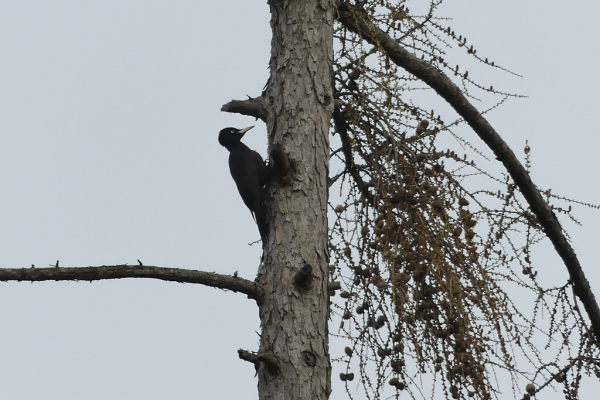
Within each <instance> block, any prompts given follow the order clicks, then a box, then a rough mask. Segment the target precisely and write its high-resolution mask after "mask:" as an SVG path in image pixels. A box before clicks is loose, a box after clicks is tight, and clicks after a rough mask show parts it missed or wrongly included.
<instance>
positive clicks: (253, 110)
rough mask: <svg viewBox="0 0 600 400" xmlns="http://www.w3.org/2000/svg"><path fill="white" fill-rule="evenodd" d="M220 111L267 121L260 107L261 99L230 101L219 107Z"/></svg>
mask: <svg viewBox="0 0 600 400" xmlns="http://www.w3.org/2000/svg"><path fill="white" fill-rule="evenodd" d="M221 111H225V112H230V113H238V114H242V115H249V116H251V117H254V118H256V119H261V120H262V121H263V122H266V121H267V111H266V110H265V109H264V107H263V106H262V97H254V98H248V100H231V101H230V102H229V103H227V104H224V105H223V107H221Z"/></svg>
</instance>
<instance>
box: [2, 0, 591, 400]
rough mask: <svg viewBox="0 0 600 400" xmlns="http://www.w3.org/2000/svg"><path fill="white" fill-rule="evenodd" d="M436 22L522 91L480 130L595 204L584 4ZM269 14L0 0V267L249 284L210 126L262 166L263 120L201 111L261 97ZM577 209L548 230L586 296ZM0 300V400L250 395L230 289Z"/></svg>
mask: <svg viewBox="0 0 600 400" xmlns="http://www.w3.org/2000/svg"><path fill="white" fill-rule="evenodd" d="M419 1H422V0H419ZM441 12H442V14H444V15H447V16H448V17H452V18H454V19H455V21H454V22H452V26H453V27H454V28H455V30H457V31H460V32H461V33H462V34H463V35H466V36H467V37H468V38H469V42H470V43H472V44H475V45H476V47H477V48H478V53H479V54H481V53H482V52H484V53H485V54H486V55H489V56H490V58H493V59H494V60H496V61H497V62H498V63H501V64H502V65H504V66H505V67H507V68H509V69H511V70H513V71H515V72H517V73H519V74H521V75H523V78H522V79H519V78H515V77H513V76H510V75H506V74H505V75H494V78H493V79H495V80H494V81H493V85H494V87H496V88H506V89H507V90H510V91H517V92H519V93H522V94H525V95H527V96H529V97H528V98H527V99H521V100H513V101H511V102H509V103H508V104H507V105H505V106H503V107H501V108H500V109H499V110H497V111H495V112H494V113H493V114H491V115H489V119H490V121H491V122H492V124H493V125H494V126H495V127H496V128H497V130H498V132H499V133H500V134H501V135H502V136H503V137H504V138H505V139H506V140H507V142H508V143H509V144H510V145H511V146H513V147H514V149H515V152H516V153H518V154H522V152H521V149H522V148H523V146H524V143H525V140H526V139H528V140H529V143H530V145H531V147H532V149H533V150H532V160H533V178H534V181H535V182H536V183H537V184H538V185H539V186H541V187H543V188H549V187H552V188H553V193H555V194H560V195H564V196H567V197H571V198H575V199H578V200H581V201H586V202H591V203H599V202H600V189H599V185H598V183H599V179H598V175H597V172H596V169H597V158H598V156H597V152H598V148H599V144H600V140H599V139H598V136H599V135H598V132H597V131H596V130H597V125H598V124H597V121H596V115H597V112H598V110H599V109H600V100H599V98H598V92H599V89H600V84H599V82H598V77H597V73H596V72H595V71H596V69H597V65H598V56H597V50H598V44H597V40H598V37H600V28H599V27H598V24H597V21H596V19H597V15H598V14H599V12H600V3H598V2H596V1H593V0H580V1H578V2H571V3H569V4H565V2H564V1H553V0H531V1H527V2H524V1H522V0H519V1H517V0H504V1H501V2H500V1H496V2H491V1H481V0H447V4H446V5H445V6H444V7H443V8H442V10H441ZM269 19H270V15H269V12H268V7H267V5H266V4H265V2H249V1H220V2H219V1H203V0H200V1H157V0H145V1H141V0H137V1H133V0H120V1H113V0H105V1H95V0H89V1H80V0H78V1H76V0H71V1H66V0H52V1H47V0H46V1H35V0H2V1H1V2H0V135H1V136H0V137H1V145H0V187H2V192H1V194H0V267H15V268H20V267H28V266H30V265H32V264H35V265H36V266H38V267H45V266H48V265H49V264H54V263H55V262H56V260H60V264H61V265H62V266H86V265H103V264H104V265H110V264H120V263H130V264H135V263H136V260H137V259H140V260H142V261H143V262H144V263H145V264H147V265H160V266H166V267H179V268H192V269H200V270H207V271H217V272H220V273H233V272H234V271H236V270H237V271H239V273H240V275H241V276H243V277H246V278H249V279H253V278H254V276H255V271H256V267H257V265H258V261H259V257H260V252H261V251H260V245H254V246H248V245H247V243H249V242H252V241H254V240H257V239H258V232H257V229H256V226H255V225H254V223H253V221H252V219H251V217H250V215H249V212H248V210H247V209H246V207H245V206H244V205H243V203H242V202H241V200H240V199H239V196H238V194H237V191H236V189H235V185H234V183H233V181H231V178H230V176H229V171H228V168H227V151H226V150H225V149H223V148H222V147H221V146H219V144H218V142H217V134H218V131H219V130H220V129H221V128H223V127H225V126H236V127H245V126H248V125H257V128H256V129H254V130H252V131H251V132H250V133H249V134H248V135H247V139H246V143H248V145H249V146H250V147H252V148H254V149H257V150H258V151H259V152H261V153H262V154H263V155H264V154H265V148H266V136H265V131H264V127H263V125H262V124H261V123H256V122H255V121H254V120H252V119H250V118H245V117H241V116H237V115H229V114H224V113H221V112H219V109H220V107H221V105H222V104H224V103H225V102H227V101H229V100H230V99H240V98H245V96H246V95H251V96H256V95H258V94H259V93H260V90H261V89H262V87H263V86H264V84H265V82H266V79H267V76H268V70H267V64H268V58H269V51H270V48H269V46H270V28H269V25H268V23H269ZM464 132H465V135H467V136H468V138H469V140H470V141H472V142H473V143H475V144H478V145H481V146H483V144H481V142H480V141H479V140H478V139H477V138H476V136H475V135H474V134H473V133H471V132H469V131H468V130H464ZM575 210H576V212H575V215H576V216H577V217H578V218H579V219H580V220H581V221H582V222H583V223H584V225H583V227H577V226H575V225H574V224H572V223H569V222H567V221H565V227H566V228H568V229H569V233H570V236H571V238H572V240H573V246H574V248H575V250H576V251H577V253H578V255H579V256H580V261H581V262H582V264H583V267H584V269H585V272H586V274H588V279H589V280H590V282H591V284H592V288H593V289H594V290H595V291H596V293H597V294H598V295H599V296H600V273H599V272H598V262H597V258H598V257H597V254H596V253H595V250H596V249H597V247H598V237H599V236H600V213H599V212H598V211H594V210H589V209H586V208H576V209H575ZM539 253H546V254H541V257H540V258H539V259H538V264H537V265H538V269H539V271H540V272H539V273H540V274H544V273H548V274H551V275H557V276H559V277H563V278H564V277H566V273H565V272H564V267H563V265H562V264H561V263H560V261H559V260H558V257H556V256H555V255H554V254H553V253H552V250H551V247H547V251H542V252H539ZM534 261H535V260H534ZM0 304H2V305H3V306H2V307H0V342H1V343H2V344H3V345H2V346H1V348H0V360H1V361H0V398H2V399H10V400H29V399H48V400H50V399H52V400H54V399H56V400H58V399H60V400H75V399H77V400H79V399H87V400H95V399H112V400H119V399H138V398H139V399H142V398H143V399H146V400H154V399H165V398H169V399H198V398H211V399H232V398H238V399H252V398H257V394H256V380H255V378H254V369H253V367H252V366H251V365H249V364H248V363H245V362H242V361H240V360H239V359H238V358H237V349H238V348H245V349H248V350H256V349H257V345H258V334H257V333H256V332H257V331H258V330H259V323H258V313H257V309H256V307H255V305H254V304H253V302H251V301H249V300H247V299H246V298H245V297H244V296H243V295H239V294H232V293H223V292H221V291H218V290H214V289H210V288H206V287H203V286H199V285H182V284H176V283H164V282H158V281H152V280H121V281H103V282H95V283H85V282H80V283H69V282H67V283H56V282H46V283H35V284H30V283H15V282H11V283H2V284H0ZM334 367H335V366H334ZM337 373H339V371H337V370H334V382H336V383H337V379H336V376H337ZM334 389H335V390H334V393H333V394H332V397H331V398H332V399H343V398H345V394H344V393H343V392H342V391H340V390H339V386H334ZM598 389H600V387H599V385H598V384H597V383H596V385H595V387H593V386H592V389H589V391H588V393H589V397H588V398H590V399H591V398H595V396H596V395H597V393H598ZM594 393H595V394H594ZM356 398H357V399H360V398H361V396H360V395H358V396H357V397H356ZM544 398H545V399H550V400H552V396H548V395H547V394H546V393H545V394H544ZM555 398H556V399H559V398H561V396H560V394H559V393H557V394H556V397H555ZM584 398H585V397H584Z"/></svg>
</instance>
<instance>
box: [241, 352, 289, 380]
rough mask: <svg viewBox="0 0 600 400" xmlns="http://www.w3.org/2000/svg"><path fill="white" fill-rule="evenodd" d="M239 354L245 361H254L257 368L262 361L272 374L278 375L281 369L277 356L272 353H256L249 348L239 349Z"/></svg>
mask: <svg viewBox="0 0 600 400" xmlns="http://www.w3.org/2000/svg"><path fill="white" fill-rule="evenodd" d="M238 356H239V357H240V359H242V360H244V361H248V362H251V363H253V364H254V367H255V368H256V369H257V370H258V367H259V365H260V363H263V364H264V365H265V366H266V367H267V370H268V371H269V373H270V374H271V375H277V374H279V373H280V371H281V368H280V367H279V363H278V361H277V358H276V357H275V356H274V355H273V354H271V353H266V352H259V353H258V354H256V353H253V352H250V351H247V350H242V349H239V350H238Z"/></svg>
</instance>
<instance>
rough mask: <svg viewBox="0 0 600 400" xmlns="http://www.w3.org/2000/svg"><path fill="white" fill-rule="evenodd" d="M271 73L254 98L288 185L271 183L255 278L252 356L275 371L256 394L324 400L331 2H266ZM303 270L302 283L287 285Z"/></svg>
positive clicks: (263, 371)
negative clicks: (256, 352) (267, 225)
mask: <svg viewBox="0 0 600 400" xmlns="http://www.w3.org/2000/svg"><path fill="white" fill-rule="evenodd" d="M269 4H270V7H271V16H272V18H271V27H272V30H273V40H272V43H271V45H272V51H271V61H270V67H271V77H270V80H269V85H268V87H267V91H266V96H264V102H265V104H264V107H265V109H267V110H268V117H267V130H268V132H269V147H270V148H272V146H273V145H274V144H280V145H281V146H282V148H283V151H284V152H285V153H286V154H287V156H288V158H289V160H290V162H291V164H292V168H293V171H294V172H293V179H292V182H291V183H290V184H289V185H286V186H278V185H277V184H275V185H273V187H272V188H271V195H272V202H271V205H270V212H271V216H272V221H273V225H272V227H271V230H270V236H269V238H268V241H267V245H266V248H265V253H264V260H263V263H262V264H261V266H260V269H259V274H258V278H257V279H258V281H259V282H260V283H261V284H262V285H263V286H264V288H265V292H266V298H265V301H264V303H263V304H262V305H261V307H260V318H261V325H262V333H261V343H260V352H261V353H263V354H271V355H272V356H274V357H275V359H276V360H277V362H278V364H279V367H280V370H279V372H278V373H275V372H274V371H272V370H269V368H268V367H267V366H266V365H265V364H264V363H261V364H260V367H259V371H258V378H259V383H258V386H259V396H260V399H302V400H306V399H311V400H313V399H314V400H316V399H327V398H328V397H329V393H330V391H331V366H330V361H329V348H328V329H327V318H328V294H327V278H328V258H329V257H328V250H327V195H328V194H327V177H328V165H329V138H328V134H329V121H330V118H331V113H332V110H333V99H332V87H331V84H332V77H331V70H332V64H331V63H332V60H333V20H334V19H333V11H334V7H333V0H287V1H284V0H271V1H269ZM307 265H310V267H311V268H312V277H313V280H312V284H311V285H309V286H308V288H307V289H302V288H300V287H298V286H297V285H295V283H294V276H295V275H296V273H297V272H298V271H299V270H300V269H301V268H303V267H306V266H307Z"/></svg>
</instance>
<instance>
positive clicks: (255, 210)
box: [219, 126, 269, 246]
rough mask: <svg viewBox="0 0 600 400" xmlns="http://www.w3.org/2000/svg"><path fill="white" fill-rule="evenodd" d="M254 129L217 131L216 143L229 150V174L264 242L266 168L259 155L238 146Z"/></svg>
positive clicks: (265, 229)
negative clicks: (217, 139)
mask: <svg viewBox="0 0 600 400" xmlns="http://www.w3.org/2000/svg"><path fill="white" fill-rule="evenodd" d="M252 128H254V126H250V127H248V128H244V129H236V128H225V129H222V130H221V132H219V143H221V146H223V147H225V148H226V149H227V150H229V171H230V172H231V177H232V178H233V180H234V181H235V184H236V185H237V188H238V191H239V192H240V196H242V200H244V203H245V204H246V206H247V207H248V208H249V209H250V212H251V213H252V217H254V220H255V221H256V225H258V231H259V232H260V237H261V239H262V241H263V246H264V244H265V243H266V239H267V236H268V235H269V224H268V222H267V212H266V210H265V206H264V202H265V196H266V191H265V186H266V185H267V183H268V181H269V169H268V168H267V165H266V164H265V162H264V161H263V159H262V157H261V156H260V154H258V153H257V152H256V151H254V150H250V148H249V147H248V146H246V145H245V144H244V143H242V141H241V140H242V137H243V136H244V134H245V133H246V132H248V131H249V130H250V129H252Z"/></svg>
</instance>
